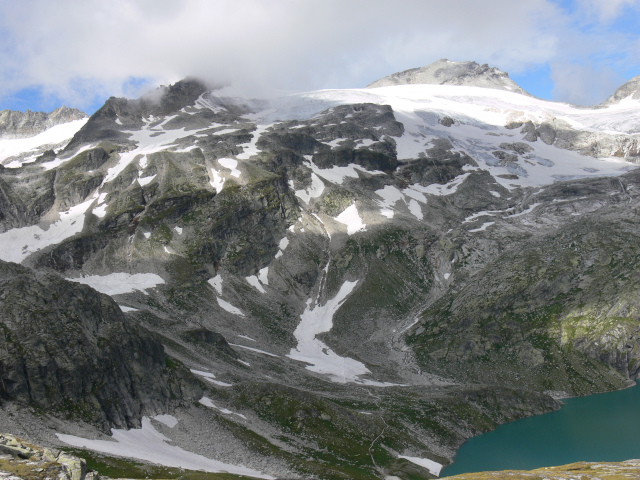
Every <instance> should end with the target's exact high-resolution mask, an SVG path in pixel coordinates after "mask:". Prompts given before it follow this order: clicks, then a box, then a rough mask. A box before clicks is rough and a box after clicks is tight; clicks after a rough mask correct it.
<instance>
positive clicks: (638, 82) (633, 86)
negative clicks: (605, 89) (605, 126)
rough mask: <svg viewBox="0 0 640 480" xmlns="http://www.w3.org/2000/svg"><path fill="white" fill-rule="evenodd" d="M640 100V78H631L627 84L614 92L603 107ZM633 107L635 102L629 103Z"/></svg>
mask: <svg viewBox="0 0 640 480" xmlns="http://www.w3.org/2000/svg"><path fill="white" fill-rule="evenodd" d="M639 99H640V76H637V77H633V78H632V79H631V80H629V81H628V82H627V83H625V84H624V85H622V86H621V87H620V88H619V89H618V90H616V92H615V93H614V94H613V95H612V96H611V97H609V98H608V99H607V100H606V101H605V102H604V105H605V106H608V105H616V104H619V103H620V102H621V101H622V100H635V101H637V100H639ZM630 103H631V104H632V105H634V104H635V103H636V102H630Z"/></svg>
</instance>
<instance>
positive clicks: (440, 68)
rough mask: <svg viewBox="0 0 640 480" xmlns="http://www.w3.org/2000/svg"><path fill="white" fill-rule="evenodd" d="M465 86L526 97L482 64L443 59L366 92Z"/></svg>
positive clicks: (392, 77) (383, 80) (376, 84)
mask: <svg viewBox="0 0 640 480" xmlns="http://www.w3.org/2000/svg"><path fill="white" fill-rule="evenodd" d="M414 84H429V85H466V86H469V87H484V88H495V89H499V90H506V91H509V92H515V93H521V94H527V92H525V91H524V90H523V89H522V88H520V86H519V85H518V84H517V83H516V82H514V81H513V80H511V79H510V78H509V74H508V73H506V72H503V71H502V70H498V69H497V68H495V67H490V66H489V65H487V64H486V63H485V64H483V65H480V64H478V63H476V62H452V61H451V60H447V59H446V58H443V59H442V60H438V61H437V62H434V63H432V64H431V65H428V66H426V67H421V68H411V69H409V70H405V71H403V72H399V73H394V74H393V75H389V76H388V77H384V78H381V79H379V80H376V81H375V82H373V83H371V84H370V85H368V86H367V88H378V87H389V86H393V85H414Z"/></svg>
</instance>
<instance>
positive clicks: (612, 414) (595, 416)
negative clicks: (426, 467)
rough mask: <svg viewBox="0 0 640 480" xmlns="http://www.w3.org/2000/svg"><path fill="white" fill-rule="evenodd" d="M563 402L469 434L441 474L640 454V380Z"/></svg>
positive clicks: (521, 468) (533, 466) (592, 460)
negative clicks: (552, 409) (553, 409)
mask: <svg viewBox="0 0 640 480" xmlns="http://www.w3.org/2000/svg"><path fill="white" fill-rule="evenodd" d="M563 402H564V403H565V405H564V406H563V407H562V408H561V409H560V410H558V411H556V412H552V413H547V414H545V415H537V416H535V417H530V418H525V419H522V420H517V421H515V422H512V423H507V424H505V425H501V426H500V427H498V428H497V429H496V430H494V431H493V432H489V433H485V434H483V435H480V436H478V437H474V438H472V439H470V440H469V441H468V442H466V443H465V444H464V445H462V447H461V448H460V450H459V451H458V453H457V454H456V457H455V459H454V463H453V464H451V465H450V466H448V467H446V468H444V469H443V470H442V473H441V477H446V476H451V475H457V474H459V473H468V472H482V471H487V470H506V469H517V470H530V469H533V468H540V467H550V466H555V465H563V464H566V463H572V462H577V461H588V462H599V461H612V462H617V461H622V460H629V459H632V458H640V384H636V386H634V387H632V388H628V389H626V390H620V391H617V392H611V393H601V394H598V395H590V396H588V397H580V398H569V399H566V400H563Z"/></svg>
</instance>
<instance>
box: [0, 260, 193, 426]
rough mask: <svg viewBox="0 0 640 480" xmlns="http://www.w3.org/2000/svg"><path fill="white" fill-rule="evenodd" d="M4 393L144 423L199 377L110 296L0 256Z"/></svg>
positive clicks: (113, 421) (115, 422)
mask: <svg viewBox="0 0 640 480" xmlns="http://www.w3.org/2000/svg"><path fill="white" fill-rule="evenodd" d="M0 327H1V329H0V398H1V399H2V400H3V401H12V402H17V403H20V404H24V405H28V406H31V407H35V408H37V409H41V410H44V411H49V412H55V411H59V412H61V413H62V414H64V415H70V416H71V417H72V418H77V419H79V420H83V421H89V422H93V423H96V424H98V425H100V426H101V427H102V428H105V430H108V427H111V426H115V427H137V426H139V425H140V418H141V416H142V415H143V414H146V415H154V414H159V413H165V412H167V411H169V409H170V408H171V407H175V406H176V405H177V403H176V400H175V399H183V401H189V400H194V399H197V398H199V397H198V395H199V394H200V392H201V389H200V386H199V385H198V382H197V381H196V380H194V379H192V378H191V376H190V375H189V374H188V372H187V373H185V372H184V371H181V369H180V368H174V369H170V368H167V363H168V360H167V359H166V357H165V354H164V351H163V347H162V345H161V343H160V342H159V341H158V340H157V339H155V338H153V337H152V336H151V335H150V334H149V333H147V332H145V331H144V330H142V329H141V328H139V327H137V326H135V325H133V324H131V322H130V321H127V320H126V319H125V317H124V315H123V313H122V312H121V311H120V309H119V308H118V306H117V304H116V303H115V302H114V301H113V300H112V299H111V298H109V297H108V296H106V295H103V294H101V293H98V292H96V291H95V290H93V289H91V288H90V287H87V286H85V285H78V284H74V283H71V282H68V281H66V280H63V279H61V278H60V277H58V276H56V275H51V274H44V275H43V274H36V273H34V272H33V271H31V270H29V269H27V268H25V267H22V266H20V265H16V264H12V263H7V262H2V261H0Z"/></svg>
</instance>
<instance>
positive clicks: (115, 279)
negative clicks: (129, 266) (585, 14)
mask: <svg viewBox="0 0 640 480" xmlns="http://www.w3.org/2000/svg"><path fill="white" fill-rule="evenodd" d="M67 280H69V281H71V282H76V283H82V284H84V285H89V286H90V287H91V288H94V289H95V290H97V291H99V292H101V293H105V294H107V295H120V294H123V293H133V292H135V291H139V292H142V293H144V294H146V295H148V293H147V292H146V290H148V289H151V288H155V287H157V286H158V285H162V284H164V280H163V279H162V277H161V276H159V275H156V274H155V273H134V274H131V273H110V274H108V275H89V276H86V277H77V278H67Z"/></svg>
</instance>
